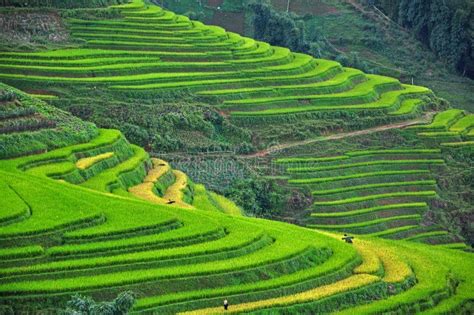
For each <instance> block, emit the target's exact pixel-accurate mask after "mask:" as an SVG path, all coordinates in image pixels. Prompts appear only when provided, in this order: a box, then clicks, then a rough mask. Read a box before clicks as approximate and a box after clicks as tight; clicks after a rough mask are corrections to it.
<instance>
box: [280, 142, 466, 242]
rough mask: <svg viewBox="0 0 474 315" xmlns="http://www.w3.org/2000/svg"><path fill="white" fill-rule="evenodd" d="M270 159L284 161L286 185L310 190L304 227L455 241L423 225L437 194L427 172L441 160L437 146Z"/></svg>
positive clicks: (438, 229)
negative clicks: (310, 202)
mask: <svg viewBox="0 0 474 315" xmlns="http://www.w3.org/2000/svg"><path fill="white" fill-rule="evenodd" d="M276 162H277V163H279V164H283V165H285V167H286V172H287V173H288V174H289V175H290V176H291V179H289V180H288V184H289V185H291V186H295V187H305V188H307V189H309V190H311V194H312V195H313V205H312V207H311V211H312V212H311V216H310V218H308V219H307V221H306V223H307V226H308V227H311V228H318V229H327V230H334V231H341V232H346V233H355V234H366V235H370V236H379V237H384V238H391V239H406V240H412V241H417V242H425V243H431V244H442V243H451V242H456V241H457V239H456V238H455V237H453V236H450V235H449V234H448V232H447V231H443V230H442V229H441V228H440V227H439V226H436V225H432V224H431V225H426V224H424V223H423V221H424V220H423V216H424V214H425V213H426V212H427V211H428V210H429V208H430V203H431V202H433V201H434V200H436V198H437V186H436V180H435V179H434V176H433V171H434V170H436V168H440V167H441V168H442V167H444V164H445V162H444V160H443V159H442V156H441V150H440V149H400V150H383V149H380V150H368V151H353V152H347V153H346V154H344V155H341V156H334V157H322V158H306V157H304V158H285V159H279V160H277V161H276Z"/></svg>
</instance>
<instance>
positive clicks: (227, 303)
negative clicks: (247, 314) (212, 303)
mask: <svg viewBox="0 0 474 315" xmlns="http://www.w3.org/2000/svg"><path fill="white" fill-rule="evenodd" d="M228 308H229V301H227V299H225V300H224V310H226V311H227V309H228Z"/></svg>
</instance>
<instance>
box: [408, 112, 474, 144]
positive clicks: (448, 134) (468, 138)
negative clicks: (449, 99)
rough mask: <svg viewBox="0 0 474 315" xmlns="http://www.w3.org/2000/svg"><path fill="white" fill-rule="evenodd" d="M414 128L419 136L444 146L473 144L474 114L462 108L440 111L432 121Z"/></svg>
mask: <svg viewBox="0 0 474 315" xmlns="http://www.w3.org/2000/svg"><path fill="white" fill-rule="evenodd" d="M412 129H413V130H414V131H415V132H416V133H417V134H418V136H420V137H422V138H424V139H426V140H428V141H430V142H433V143H435V144H441V145H442V146H444V147H466V146H472V145H473V142H472V140H473V139H474V115H473V114H470V113H467V112H465V111H463V110H460V109H449V110H446V111H443V112H440V113H438V114H437V115H436V116H435V117H434V119H433V121H432V122H431V123H429V124H426V125H417V126H414V127H412Z"/></svg>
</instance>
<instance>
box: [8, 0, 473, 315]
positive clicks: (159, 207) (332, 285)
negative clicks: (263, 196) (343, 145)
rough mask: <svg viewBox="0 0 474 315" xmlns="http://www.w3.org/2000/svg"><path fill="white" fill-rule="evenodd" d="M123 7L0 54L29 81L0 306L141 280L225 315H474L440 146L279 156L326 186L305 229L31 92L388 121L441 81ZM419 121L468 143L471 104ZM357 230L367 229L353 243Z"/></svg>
mask: <svg viewBox="0 0 474 315" xmlns="http://www.w3.org/2000/svg"><path fill="white" fill-rule="evenodd" d="M112 9H115V10H118V12H119V13H120V14H121V16H122V17H121V18H120V19H93V20H81V19H68V20H67V25H68V28H69V30H70V31H71V33H72V35H73V37H74V38H75V39H79V40H82V41H78V42H77V43H79V44H78V45H80V47H76V48H69V49H60V50H54V51H53V50H51V51H44V52H0V80H2V82H3V81H4V82H7V83H8V84H11V85H13V86H16V87H18V88H22V89H24V90H25V91H26V92H28V93H31V94H26V93H25V92H21V91H20V90H17V89H15V88H12V87H9V86H7V85H4V84H3V83H0V196H1V197H2V198H0V258H1V259H0V313H2V312H10V313H11V312H13V313H14V314H17V313H46V312H51V313H59V309H63V308H65V307H66V302H67V301H68V300H69V299H70V298H71V295H73V294H75V293H81V294H84V295H87V296H91V297H93V298H94V299H96V300H98V301H106V300H111V299H113V298H114V297H115V296H116V295H117V294H118V293H120V292H123V291H127V290H131V291H133V292H134V293H135V294H136V298H137V300H136V303H135V304H134V306H133V309H132V313H133V314H140V313H142V314H149V313H155V314H176V313H180V314H216V313H224V310H223V308H222V307H221V305H222V301H223V300H224V299H227V300H229V302H230V309H229V310H228V311H226V312H225V313H250V314H289V313H297V314H299V313H306V314H321V313H337V312H340V313H349V312H351V313H353V314H380V313H398V314H400V313H403V314H405V313H426V314H453V313H454V314H471V313H472V311H473V309H474V293H473V292H474V290H473V288H474V276H473V275H472V270H473V268H474V259H473V256H472V253H468V252H466V251H463V250H464V249H467V248H466V245H465V244H464V243H461V242H460V241H459V240H457V239H455V238H453V237H452V236H451V235H450V234H448V233H447V232H446V231H444V230H442V229H441V228H440V227H439V226H436V225H424V224H421V222H422V221H423V215H424V214H425V213H426V212H427V211H428V210H429V208H430V207H431V203H432V201H433V200H436V198H437V194H438V191H437V183H436V181H435V180H434V177H433V172H434V171H435V170H436V169H437V168H443V167H445V160H444V159H443V157H442V155H441V151H440V150H439V149H426V148H416V149H411V150H384V149H378V150H368V151H352V152H346V153H345V154H344V155H340V156H331V157H302V158H285V159H279V160H278V161H277V163H279V164H282V165H284V166H285V168H286V169H287V173H288V175H289V177H291V179H289V181H288V184H289V185H291V186H294V187H298V188H301V187H304V188H307V189H310V190H311V192H312V196H313V199H314V203H313V205H312V207H311V216H310V218H308V220H307V227H306V228H305V227H299V226H296V225H290V224H287V223H283V222H276V221H270V220H264V219H257V218H251V217H245V216H243V214H244V213H243V211H242V209H240V208H239V207H238V206H237V205H236V204H235V203H233V202H232V201H230V200H228V199H226V198H225V197H223V196H222V195H219V194H217V193H215V192H212V191H209V190H208V189H206V187H205V186H204V185H202V184H199V183H194V182H193V181H192V180H191V179H190V178H189V177H188V176H187V175H186V174H185V173H183V172H181V171H179V170H176V169H173V168H172V167H171V165H170V164H169V163H168V162H167V161H165V160H162V159H157V158H151V157H150V155H149V154H148V152H147V151H146V150H145V149H144V148H141V147H139V146H136V145H133V144H131V143H130V142H129V141H128V140H127V139H126V138H125V137H124V135H123V134H122V133H121V132H120V131H118V130H113V129H100V128H97V127H96V126H95V125H94V124H92V123H87V122H84V121H82V120H80V119H78V118H77V117H74V116H72V115H71V114H69V113H68V112H64V111H61V110H59V109H57V108H55V107H53V106H50V105H48V104H47V103H45V102H43V101H41V100H39V99H38V98H36V97H33V96H34V95H37V96H39V97H40V98H42V99H45V100H51V99H54V100H58V101H63V100H67V101H71V98H70V99H68V97H69V96H68V95H67V91H68V89H73V88H75V87H78V86H81V87H84V89H83V92H84V93H86V94H91V95H86V94H84V95H77V97H83V98H87V97H90V100H93V97H94V96H93V94H94V92H93V91H95V89H104V90H108V91H112V92H113V93H114V95H116V97H117V98H119V99H123V100H127V99H128V98H131V99H135V98H136V99H144V98H149V99H153V98H159V97H160V96H161V95H164V94H163V93H167V92H170V91H182V90H184V91H186V92H189V93H192V94H193V95H195V96H197V97H199V99H201V100H202V101H204V102H207V103H210V104H212V105H214V106H216V107H217V108H218V109H219V110H220V111H221V112H223V113H224V114H225V115H224V116H228V115H229V116H230V119H232V120H234V121H236V122H239V123H241V124H243V125H245V124H256V123H260V122H264V123H269V122H270V123H272V122H274V121H276V122H278V121H293V120H298V119H313V118H315V117H316V118H317V117H324V118H327V117H329V118H331V117H333V118H336V117H337V118H347V119H349V120H351V121H353V122H354V123H358V121H359V119H366V120H367V121H368V122H371V124H376V123H378V122H381V121H385V122H386V121H391V120H402V119H406V118H408V117H413V116H417V115H419V114H421V112H422V111H424V110H425V109H428V108H429V107H430V104H431V101H432V99H431V98H432V93H431V91H429V90H428V89H425V88H422V87H417V86H408V85H402V84H401V83H400V82H398V81H397V80H394V79H391V78H386V77H381V76H376V75H367V74H364V73H362V72H361V71H359V70H356V69H350V68H344V67H342V66H341V65H340V64H338V63H336V62H333V61H327V60H319V59H314V58H312V57H310V56H307V55H303V54H298V53H292V52H290V51H289V50H288V49H285V48H281V47H272V46H270V45H268V44H266V43H262V42H258V41H255V40H252V39H249V38H244V37H241V36H239V35H237V34H233V33H229V32H226V31H225V30H223V29H221V28H219V27H215V26H205V25H203V24H202V23H199V22H196V21H191V20H189V19H188V18H186V17H184V16H179V15H175V14H174V13H172V12H169V11H166V10H163V9H161V8H159V7H157V6H154V5H149V4H147V3H145V2H143V0H132V1H131V2H130V3H127V4H125V5H119V6H114V7H112ZM75 43H76V42H75ZM80 43H84V44H80ZM78 91H80V90H78ZM81 91H82V90H81ZM75 97H76V95H75ZM90 104H93V102H90ZM124 104H126V103H124ZM91 106H92V105H91ZM417 128H418V129H413V131H414V132H416V133H419V136H420V137H428V138H429V137H430V136H431V137H432V138H437V137H438V136H440V134H437V135H430V134H429V133H438V132H440V133H453V134H454V133H456V137H457V138H456V140H459V141H457V142H454V141H451V139H450V140H449V141H445V140H442V141H441V143H442V145H443V146H451V145H453V144H452V143H456V144H455V145H463V146H464V145H465V144H467V143H469V141H470V138H469V137H470V136H471V133H472V130H473V129H472V115H469V114H466V113H463V112H456V111H451V110H450V111H446V112H442V113H440V114H438V115H437V116H436V117H435V119H434V121H433V123H432V124H430V125H426V126H417ZM425 133H428V135H427V134H425ZM443 139H445V138H443ZM436 143H438V142H436ZM459 143H462V144H459ZM330 231H332V232H330ZM344 232H349V233H355V234H358V235H357V237H356V239H355V242H354V244H346V243H344V241H343V240H342V239H341V237H342V234H343V233H344ZM380 237H382V238H385V239H382V238H380ZM395 239H397V240H395ZM400 239H404V240H400ZM424 243H429V244H432V245H434V246H428V245H427V244H424Z"/></svg>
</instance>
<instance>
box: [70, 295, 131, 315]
mask: <svg viewBox="0 0 474 315" xmlns="http://www.w3.org/2000/svg"><path fill="white" fill-rule="evenodd" d="M134 303H135V295H134V293H133V292H131V291H126V292H122V293H120V294H119V295H118V296H117V297H116V298H115V299H114V300H113V301H112V302H96V301H94V300H93V299H92V298H91V297H89V296H84V295H80V294H75V295H73V296H72V297H71V300H70V301H69V302H68V303H67V309H66V310H65V311H64V314H66V315H125V314H128V312H129V311H130V310H131V308H132V306H133V304H134Z"/></svg>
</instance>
